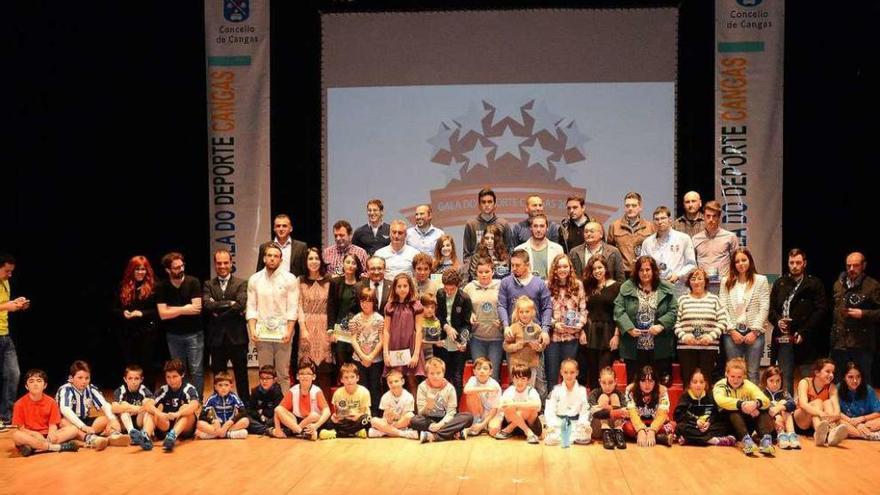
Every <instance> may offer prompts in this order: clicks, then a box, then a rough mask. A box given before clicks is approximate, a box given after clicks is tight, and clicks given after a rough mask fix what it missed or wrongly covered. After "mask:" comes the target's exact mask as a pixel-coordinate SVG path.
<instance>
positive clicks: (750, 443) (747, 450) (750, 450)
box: [742, 435, 758, 455]
mask: <svg viewBox="0 0 880 495" xmlns="http://www.w3.org/2000/svg"><path fill="white" fill-rule="evenodd" d="M742 444H743V454H745V455H755V453H756V452H758V446H757V445H755V441H754V440H752V437H750V436H749V435H746V436H744V437H743V439H742Z"/></svg>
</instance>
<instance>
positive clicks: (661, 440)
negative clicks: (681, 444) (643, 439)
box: [655, 433, 675, 447]
mask: <svg viewBox="0 0 880 495" xmlns="http://www.w3.org/2000/svg"><path fill="white" fill-rule="evenodd" d="M655 438H656V439H657V445H662V446H664V447H672V444H673V443H675V435H673V434H672V433H658V434H657V436H656V437H655Z"/></svg>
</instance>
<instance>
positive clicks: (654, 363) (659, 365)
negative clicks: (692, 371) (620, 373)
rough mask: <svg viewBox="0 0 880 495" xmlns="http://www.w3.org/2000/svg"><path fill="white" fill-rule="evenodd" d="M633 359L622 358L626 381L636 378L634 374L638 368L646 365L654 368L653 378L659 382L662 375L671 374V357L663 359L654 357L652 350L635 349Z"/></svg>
mask: <svg viewBox="0 0 880 495" xmlns="http://www.w3.org/2000/svg"><path fill="white" fill-rule="evenodd" d="M636 352H637V353H638V354H636V358H635V359H624V360H623V362H624V363H626V382H627V383H632V382H633V381H634V380H635V379H636V375H637V374H638V372H639V370H640V369H641V368H642V367H643V366H646V365H650V366H651V367H652V368H654V373H656V374H657V376H655V377H654V379H655V380H657V382H658V383H659V382H660V380H661V379H662V378H663V376H664V375H670V376H672V358H664V359H655V358H654V351H642V350H639V351H636Z"/></svg>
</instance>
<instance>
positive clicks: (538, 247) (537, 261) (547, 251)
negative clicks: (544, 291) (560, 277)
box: [516, 213, 562, 280]
mask: <svg viewBox="0 0 880 495" xmlns="http://www.w3.org/2000/svg"><path fill="white" fill-rule="evenodd" d="M531 220H532V225H531V232H532V235H531V237H529V240H527V241H526V242H524V243H522V244H520V245H519V246H517V247H516V249H522V250H523V251H525V252H526V253H528V255H529V260H531V266H532V274H533V275H535V276H538V277H540V278H541V279H542V280H547V274H548V273H550V265H551V264H552V263H553V260H554V259H555V258H556V256H558V255H560V254H562V246H560V245H559V244H557V243H555V242H553V241H550V240H547V223H548V222H547V215H545V214H543V213H538V214H537V215H535V216H533V217H532V218H531Z"/></svg>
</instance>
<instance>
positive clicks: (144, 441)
mask: <svg viewBox="0 0 880 495" xmlns="http://www.w3.org/2000/svg"><path fill="white" fill-rule="evenodd" d="M122 380H123V381H124V382H125V383H123V384H122V385H120V386H119V388H117V389H116V391H115V392H113V404H111V405H110V408H111V409H112V410H113V414H118V415H119V420H120V421H122V425H123V426H125V431H127V432H128V434H129V435H131V443H132V444H133V445H140V446H141V447H142V448H143V449H144V450H150V449H152V448H153V441H152V440H150V437H151V436H152V435H153V429H154V425H153V418H152V417H151V416H150V415H149V414H147V410H146V409H145V408H144V401H145V400H147V399H149V398H152V397H153V393H152V392H150V389H148V388H147V387H146V386H145V385H144V369H143V368H141V367H140V366H138V365H136V364H129V365H128V366H126V367H125V375H123V377H122Z"/></svg>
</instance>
